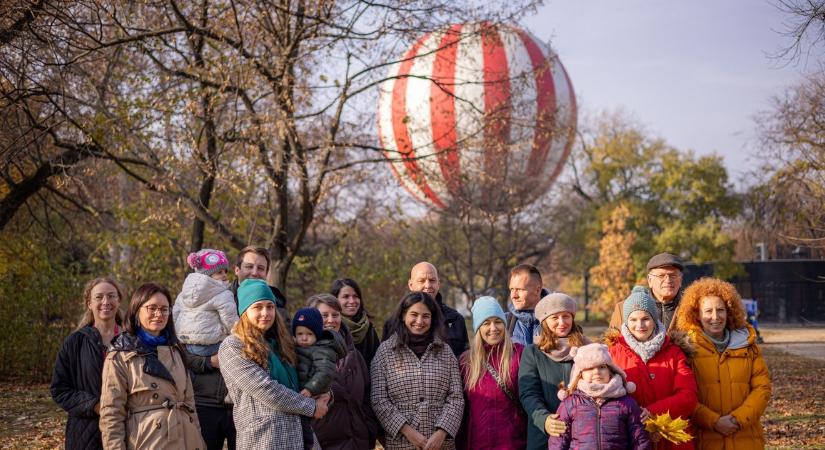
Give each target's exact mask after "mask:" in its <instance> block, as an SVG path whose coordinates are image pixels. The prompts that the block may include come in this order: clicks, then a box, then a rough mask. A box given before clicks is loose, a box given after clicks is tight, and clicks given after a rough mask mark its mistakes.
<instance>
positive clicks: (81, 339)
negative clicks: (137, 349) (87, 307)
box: [51, 326, 106, 450]
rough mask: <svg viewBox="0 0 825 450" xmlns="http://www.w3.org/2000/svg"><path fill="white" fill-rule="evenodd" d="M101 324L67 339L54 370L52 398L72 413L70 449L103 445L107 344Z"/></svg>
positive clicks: (69, 426)
mask: <svg viewBox="0 0 825 450" xmlns="http://www.w3.org/2000/svg"><path fill="white" fill-rule="evenodd" d="M101 339H102V338H101V337H100V333H99V332H98V331H97V328H95V327H92V326H88V327H84V328H81V329H79V330H77V331H75V332H74V333H72V334H70V335H69V337H67V338H66V340H65V341H63V346H62V347H61V348H60V352H59V353H58V354H57V361H56V362H55V364H54V373H53V374H52V386H51V393H52V398H53V399H54V401H55V402H57V404H58V405H60V407H61V408H63V409H65V410H66V412H68V413H69V420H68V421H67V422H66V450H73V449H78V450H85V449H102V448H103V443H102V442H101V439H100V429H99V427H98V425H99V420H100V416H98V415H97V413H95V410H94V408H95V405H96V404H97V403H98V402H100V385H101V383H102V379H101V374H102V373H103V360H104V358H105V357H106V346H104V345H103V342H101Z"/></svg>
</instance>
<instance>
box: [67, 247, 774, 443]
mask: <svg viewBox="0 0 825 450" xmlns="http://www.w3.org/2000/svg"><path fill="white" fill-rule="evenodd" d="M188 262H189V265H190V266H191V267H192V269H193V272H192V273H190V274H189V275H188V276H187V278H186V280H185V281H184V283H183V288H182V289H181V292H180V294H179V295H178V296H177V298H176V300H175V301H174V302H172V298H173V297H172V295H171V293H170V292H169V291H168V290H167V289H166V288H165V287H163V286H160V285H157V284H154V283H147V284H144V285H142V286H139V287H138V288H137V289H135V291H134V294H133V295H132V297H131V300H130V301H129V304H128V307H127V308H126V311H127V312H126V315H125V317H123V316H122V313H121V310H120V303H121V301H122V299H123V290H122V288H121V287H120V286H119V284H118V283H117V282H116V281H115V280H113V279H111V278H97V279H94V280H91V281H90V282H89V283H87V285H86V288H85V289H84V293H83V297H84V302H85V303H84V304H85V310H84V311H85V312H84V316H83V319H82V320H81V322H80V324H79V328H78V329H77V331H75V332H74V333H72V334H71V335H70V336H69V337H68V338H67V339H66V341H65V342H64V344H63V347H62V348H61V349H60V352H59V354H58V357H57V362H56V365H55V370H54V376H53V381H52V387H51V392H52V396H53V398H54V399H55V401H56V402H57V403H58V404H60V405H61V406H62V407H63V408H64V409H66V411H67V412H68V413H69V419H68V422H67V424H66V448H67V449H74V448H78V449H80V448H83V449H90V448H105V449H115V448H118V449H119V448H124V449H125V448H153V449H154V448H169V449H220V448H223V447H224V445H226V446H227V447H228V448H230V449H234V448H241V449H258V448H261V449H263V448H277V449H296V450H304V449H317V448H321V449H371V448H373V446H375V444H376V442H380V443H381V444H382V445H383V447H384V448H385V449H388V450H392V449H441V448H448V449H449V448H458V447H460V448H465V449H484V448H488V449H525V448H527V449H546V448H553V449H556V448H560V449H566V448H603V449H619V448H622V449H623V448H641V449H648V448H654V447H655V448H658V449H671V448H673V449H690V448H716V449H734V448H735V449H741V448H762V447H763V446H764V438H763V434H762V426H761V424H760V421H759V418H760V416H761V414H762V413H763V412H764V410H765V407H766V405H767V402H768V399H769V397H770V390H771V385H770V377H769V375H768V371H767V367H766V365H765V363H764V360H763V359H762V356H761V352H760V350H759V347H758V346H757V345H756V343H755V337H756V336H755V333H754V331H753V329H752V328H751V327H749V326H748V325H747V324H746V322H745V316H744V312H743V308H742V304H741V299H740V297H739V295H738V294H737V292H736V290H735V289H734V287H733V286H732V285H730V284H729V283H727V282H724V281H722V280H718V279H713V278H703V279H701V280H699V281H697V282H695V283H693V284H692V285H691V286H690V287H688V288H687V289H685V290H682V289H681V281H682V271H683V269H684V266H683V264H682V262H681V261H680V260H679V259H678V258H677V257H675V256H674V255H671V254H660V255H656V256H654V257H653V258H651V260H650V262H649V264H648V267H647V269H648V276H647V284H648V286H647V287H641V286H637V287H635V288H634V289H633V291H632V292H631V293H629V295H628V297H627V299H626V300H625V301H624V302H621V303H619V304H618V305H616V310H615V312H614V315H613V317H612V318H611V328H609V329H608V331H607V332H606V333H605V335H604V336H603V337H602V341H603V343H593V342H591V340H590V339H589V338H588V337H587V336H585V334H584V332H583V329H582V328H581V326H580V325H579V324H577V323H576V320H575V316H576V312H577V310H578V305H577V302H576V301H575V300H574V299H572V298H571V297H569V296H567V295H565V294H563V293H559V292H555V293H550V292H548V291H547V290H546V289H544V288H543V287H542V284H543V283H542V279H541V274H540V272H539V271H538V270H537V269H536V268H535V267H533V266H531V265H527V264H523V265H519V266H516V267H515V268H514V269H513V270H512V271H511V274H510V279H509V288H510V296H509V300H510V301H509V304H508V308H507V311H505V310H504V309H503V308H502V307H501V305H500V303H499V301H498V300H497V299H495V298H493V297H487V296H485V297H480V298H478V299H476V300H475V301H474V302H473V306H472V311H471V312H472V330H471V331H472V333H471V334H470V335H469V338H468V333H467V326H466V325H465V322H464V318H463V316H462V315H461V314H459V313H458V312H457V311H456V310H454V309H452V308H450V307H449V306H448V305H446V304H445V303H444V302H443V299H442V297H441V294H440V292H439V290H440V282H439V278H438V272H437V270H436V268H435V267H434V266H433V265H432V264H430V263H427V262H421V263H418V264H416V265H415V266H414V267H413V268H412V270H411V272H410V278H409V280H408V286H407V287H408V288H409V293H408V294H407V295H405V296H404V297H403V298H402V299H401V300H400V301H399V302H398V305H397V307H396V309H395V312H394V313H393V314H392V316H391V317H390V318H389V319H388V320H387V321H386V322H385V323H384V325H383V335H382V339H379V336H378V333H377V331H376V327H375V325H374V324H373V320H372V317H371V316H370V315H369V314H368V313H367V310H366V307H365V304H364V301H363V297H362V291H361V289H360V287H359V285H358V284H357V283H356V282H355V281H354V280H351V279H347V278H343V279H338V280H335V281H334V282H333V283H332V286H331V288H330V290H329V292H328V293H322V294H316V295H313V296H311V297H310V298H309V299H307V302H306V307H305V308H301V309H300V310H298V311H297V312H296V314H295V316H294V317H293V318H292V320H291V321H290V320H288V319H289V317H288V316H287V314H286V309H285V306H286V299H285V297H284V295H283V294H282V293H281V292H280V291H279V290H278V289H277V288H274V287H272V286H269V285H267V283H266V281H265V280H264V277H265V276H266V274H267V272H268V269H269V263H270V260H269V255H268V253H267V251H266V250H265V249H262V248H257V247H247V248H245V249H243V250H242V251H241V252H240V254H239V255H238V258H237V261H236V263H235V265H234V272H235V276H236V280H235V281H234V282H233V283H231V284H230V283H229V282H228V272H229V269H230V263H229V261H228V259H227V258H226V255H225V254H223V252H220V251H218V250H211V249H204V250H201V251H200V252H197V253H193V254H191V255H190V256H189V258H188ZM665 413H667V414H669V415H670V416H671V417H673V418H682V419H685V420H688V421H689V427H688V428H687V430H686V431H687V432H688V433H689V434H690V435H691V436H692V437H693V439H691V440H689V441H687V442H685V443H672V442H669V441H667V440H665V439H661V438H660V437H659V436H658V435H656V434H649V433H648V432H647V431H646V430H645V421H646V420H647V419H652V418H656V417H657V416H660V415H662V414H665Z"/></svg>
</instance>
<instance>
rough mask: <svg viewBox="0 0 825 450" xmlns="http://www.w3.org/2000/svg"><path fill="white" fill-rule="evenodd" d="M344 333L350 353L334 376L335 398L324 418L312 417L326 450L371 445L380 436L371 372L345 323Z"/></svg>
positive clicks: (342, 333)
mask: <svg viewBox="0 0 825 450" xmlns="http://www.w3.org/2000/svg"><path fill="white" fill-rule="evenodd" d="M341 336H342V337H343V338H344V341H345V342H346V347H347V354H346V356H344V358H343V359H341V360H340V361H338V370H337V371H336V372H335V378H333V380H332V398H334V399H335V400H334V401H333V402H332V404H330V405H329V412H327V415H325V416H324V418H323V419H315V420H313V421H312V429H313V430H315V435H316V436H317V437H318V443H319V444H320V445H321V448H323V449H324V450H360V449H371V448H373V447H374V444H375V438H376V436H378V419H377V418H376V417H375V413H373V411H372V406H371V405H370V373H369V370H368V369H367V363H366V361H364V357H363V356H361V353H360V352H359V351H358V350H357V349H356V348H355V345H354V344H353V342H352V336H350V334H349V331H348V330H347V329H346V327H345V326H343V325H342V326H341Z"/></svg>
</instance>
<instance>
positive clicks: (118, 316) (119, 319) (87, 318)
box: [77, 277, 123, 330]
mask: <svg viewBox="0 0 825 450" xmlns="http://www.w3.org/2000/svg"><path fill="white" fill-rule="evenodd" d="M100 283H109V284H111V285H112V286H114V287H115V290H116V291H117V300H118V307H117V309H116V310H115V323H116V324H118V326H122V325H123V313H122V312H121V308H120V302H122V301H123V289H122V288H121V287H120V284H119V283H118V282H117V281H115V280H114V278H110V277H100V278H94V279H91V280H89V281H88V282H87V283H86V286H84V287H83V305H84V306H85V307H86V309H85V310H84V311H83V316H81V317H80V322H78V324H77V329H78V330H79V329H81V328H84V327H88V326H92V325H94V324H95V316H94V314H92V310H91V309H89V304H90V303H91V302H92V289H94V288H95V286H97V285H98V284H100Z"/></svg>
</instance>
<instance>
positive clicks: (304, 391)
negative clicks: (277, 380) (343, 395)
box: [299, 389, 329, 401]
mask: <svg viewBox="0 0 825 450" xmlns="http://www.w3.org/2000/svg"><path fill="white" fill-rule="evenodd" d="M299 394H301V395H303V396H304V397H312V392H309V391H308V390H306V389H301V392H299ZM318 398H321V397H318ZM327 401H329V400H327Z"/></svg>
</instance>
